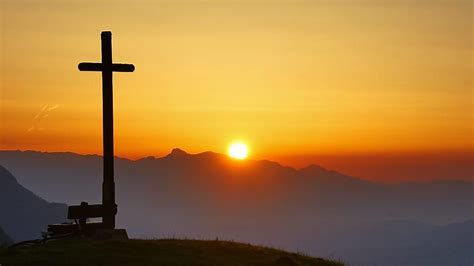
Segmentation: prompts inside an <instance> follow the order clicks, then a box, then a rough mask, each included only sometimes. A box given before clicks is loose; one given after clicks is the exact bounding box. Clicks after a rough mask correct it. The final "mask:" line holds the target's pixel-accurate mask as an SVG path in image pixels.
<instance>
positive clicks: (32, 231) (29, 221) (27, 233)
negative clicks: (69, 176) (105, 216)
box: [0, 165, 67, 241]
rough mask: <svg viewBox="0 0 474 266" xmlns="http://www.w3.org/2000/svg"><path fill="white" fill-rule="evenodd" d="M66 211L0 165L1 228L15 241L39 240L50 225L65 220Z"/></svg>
mask: <svg viewBox="0 0 474 266" xmlns="http://www.w3.org/2000/svg"><path fill="white" fill-rule="evenodd" d="M66 209H67V208H66V205H65V204H59V203H49V202H47V201H46V200H44V199H42V198H40V197H38V196H36V195H35V194H34V193H33V192H31V191H29V190H28V189H26V188H24V187H23V186H22V185H20V184H19V183H18V182H17V180H16V179H15V177H14V176H13V175H12V174H11V173H10V172H9V171H8V170H7V169H6V168H4V167H2V166H1V165H0V227H1V228H2V229H3V230H5V232H6V233H7V234H8V235H9V236H10V237H11V238H12V239H13V240H14V241H20V240H25V239H31V238H38V237H40V236H41V232H42V231H45V230H46V226H47V225H48V224H50V223H57V222H63V221H64V219H65V218H66Z"/></svg>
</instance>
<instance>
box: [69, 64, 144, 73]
mask: <svg viewBox="0 0 474 266" xmlns="http://www.w3.org/2000/svg"><path fill="white" fill-rule="evenodd" d="M78 68H79V70H80V71H107V70H110V67H109V65H105V67H104V64H102V63H80V64H79V66H78ZM134 70H135V66H134V65H132V64H112V71H113V72H133V71H134Z"/></svg>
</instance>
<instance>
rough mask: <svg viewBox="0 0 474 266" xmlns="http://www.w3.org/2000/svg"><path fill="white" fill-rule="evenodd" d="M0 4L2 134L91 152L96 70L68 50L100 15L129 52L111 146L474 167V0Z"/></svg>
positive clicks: (403, 175)
mask: <svg viewBox="0 0 474 266" xmlns="http://www.w3.org/2000/svg"><path fill="white" fill-rule="evenodd" d="M0 5H1V6H0V7H1V9H0V10H1V13H0V17H1V20H0V23H1V24H0V33H1V35H0V73H1V76H0V96H1V102H0V149H21V150H40V151H72V152H77V153H82V154H90V153H97V154H100V153H101V152H102V142H101V140H102V139H101V134H102V131H101V130H102V129H101V126H102V121H101V115H102V113H101V111H102V109H101V108H102V107H101V104H102V99H101V97H102V95H101V75H100V74H99V73H93V72H80V71H78V69H77V64H78V63H79V62H85V61H87V62H96V61H99V60H100V32H101V31H103V30H110V31H112V43H113V59H114V61H115V62H121V63H133V64H134V65H135V67H136V70H135V72H133V73H117V74H114V101H115V102H114V104H115V106H114V108H115V113H114V115H115V120H114V122H115V152H116V155H118V156H122V157H127V158H132V159H137V158H140V157H144V156H150V155H152V156H163V155H165V154H167V153H169V151H170V150H171V149H172V148H174V147H180V148H182V149H184V150H186V151H188V152H191V153H197V152H202V151H208V150H211V151H215V152H222V153H224V152H226V150H227V147H228V145H229V143H231V142H233V141H236V140H240V141H243V142H245V143H247V144H248V146H249V149H250V157H251V158H252V159H272V160H278V161H280V162H281V163H282V164H286V165H292V166H296V167H302V166H304V165H307V164H310V163H316V164H318V163H319V164H323V166H329V167H333V168H335V169H343V170H344V171H346V172H347V173H350V174H356V175H360V176H364V177H368V178H371V179H377V178H380V179H383V178H385V179H390V180H401V179H408V180H411V179H413V180H415V179H417V178H418V179H420V178H421V177H420V176H423V178H421V179H430V178H433V179H439V178H446V176H448V177H452V178H462V179H466V178H467V179H470V178H471V179H472V178H474V177H473V176H474V174H473V172H474V167H473V160H474V152H473V151H474V140H473V139H474V138H473V126H474V111H473V110H474V109H473V101H474V95H473V79H472V74H473V59H474V57H473V53H472V52H473V43H472V36H473V31H472V30H473V29H472V26H473V21H474V20H473V6H472V1H469V0H468V1H458V0H450V1H425V0H395V1H393V0H390V1H389V0H365V1H356V0H353V1H349V0H346V1H338V0H335V1H296V0H295V1H290V0H287V1H283V0H280V1H245V0H242V1H225V0H222V1H217V0H215V1H65V0H64V1H58V0H44V1H22V0H15V1H13V0H0ZM420 156H421V157H420ZM426 160H428V161H430V163H429V164H428V166H424V168H423V169H425V170H426V171H425V172H423V171H424V170H423V171H421V170H420V169H421V168H419V167H417V166H420V165H423V164H422V161H426ZM401 162H403V163H401ZM384 165H390V167H388V166H387V167H384ZM414 165H415V166H414ZM374 166H377V167H378V168H376V169H375V168H374ZM433 167H434V168H433ZM436 167H441V168H442V169H443V170H440V171H438V170H439V169H438V168H436ZM437 169H438V170H437ZM456 169H457V170H459V169H463V171H461V173H459V174H457V175H454V176H452V175H449V173H453V172H452V171H455V170H456ZM374 171H375V172H374ZM386 171H388V172H389V173H386V174H381V172H382V173H383V172H386ZM420 171H421V172H420ZM437 172H443V173H444V172H446V173H448V174H446V175H442V177H440V176H439V174H438V173H437Z"/></svg>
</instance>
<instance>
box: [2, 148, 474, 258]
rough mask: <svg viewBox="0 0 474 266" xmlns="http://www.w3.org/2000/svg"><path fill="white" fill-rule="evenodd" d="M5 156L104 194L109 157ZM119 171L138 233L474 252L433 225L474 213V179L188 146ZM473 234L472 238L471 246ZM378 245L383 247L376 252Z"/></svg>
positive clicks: (303, 246) (54, 183)
mask: <svg viewBox="0 0 474 266" xmlns="http://www.w3.org/2000/svg"><path fill="white" fill-rule="evenodd" d="M0 164H3V165H5V166H7V167H8V169H10V170H11V172H12V173H13V174H14V175H15V176H16V177H17V178H18V180H19V182H20V183H21V184H22V185H23V186H25V187H26V188H28V189H29V190H31V191H34V192H35V193H36V194H38V195H40V196H42V197H43V198H46V199H48V200H52V201H57V202H65V203H68V204H78V203H80V201H83V200H86V201H88V202H90V203H98V202H100V201H101V198H100V195H101V182H102V160H101V158H100V157H99V156H82V155H77V154H71V153H35V152H2V151H0ZM115 173H116V186H117V187H116V195H117V202H118V204H119V210H118V216H117V217H118V226H122V227H126V228H127V231H128V232H129V234H130V235H131V236H132V237H163V236H165V237H166V236H177V237H187V238H200V239H202V238H205V239H214V238H215V237H218V238H219V239H232V240H235V241H240V242H250V243H254V244H263V245H267V246H268V245H270V246H278V247H282V248H285V249H287V250H300V251H304V252H306V253H308V254H314V255H317V256H323V257H334V256H336V257H337V258H341V259H344V258H351V259H352V260H351V262H354V264H357V262H360V263H359V264H362V265H366V264H368V265H373V264H377V265H397V264H393V263H392V264H390V263H391V261H392V262H393V261H394V260H393V248H394V247H397V253H396V256H397V258H399V259H398V262H400V261H402V262H404V263H401V264H400V263H399V264H398V265H410V264H407V263H406V262H407V260H405V259H407V258H410V259H409V260H408V261H416V262H417V264H413V263H412V264H411V265H416V266H419V265H430V266H435V265H436V266H444V265H446V263H445V264H441V263H438V264H436V263H433V260H432V259H430V258H431V257H429V256H424V255H423V254H425V253H429V254H436V256H437V258H444V259H443V260H441V259H439V261H444V262H446V261H448V260H449V259H452V258H453V257H452V255H453V254H454V255H455V256H457V257H458V258H459V259H457V260H456V261H457V262H460V261H461V260H462V261H469V260H470V259H471V258H472V256H470V255H469V253H466V250H465V249H457V250H454V251H453V250H438V249H436V246H431V245H428V244H429V243H438V242H439V241H443V240H442V239H443V238H437V237H436V238H431V240H430V238H425V236H426V235H424V234H423V232H426V231H427V230H428V231H429V230H435V229H437V228H438V227H437V226H439V225H446V226H448V224H452V223H457V222H462V221H466V220H470V219H473V218H474V214H473V213H472V210H473V207H474V206H473V204H474V203H473V201H472V193H473V191H474V183H472V182H471V183H469V182H465V181H462V182H458V181H449V182H439V181H436V182H427V183H401V184H381V183H375V182H370V181H365V180H362V179H359V178H355V177H352V176H349V175H344V174H341V173H339V172H337V171H332V170H327V169H325V168H323V167H320V166H315V165H311V166H308V167H305V168H303V169H299V170H298V169H294V168H291V167H284V166H282V165H280V164H278V163H276V162H271V161H266V160H260V161H256V160H244V161H236V160H233V159H230V158H229V157H228V156H226V155H223V154H218V153H213V152H204V153H198V154H189V153H187V152H184V151H182V150H174V151H171V152H170V154H168V155H166V156H164V157H161V158H155V157H146V158H142V159H139V160H136V161H132V160H128V159H120V158H118V159H117V160H116V164H115ZM382 174H383V173H381V175H382ZM137 217H143V218H140V219H137ZM468 225H469V223H468ZM374 228H378V229H377V230H374ZM452 228H454V229H455V230H453V231H451V230H447V231H446V232H447V233H446V236H447V238H446V239H445V240H447V239H449V236H450V235H468V236H469V234H470V231H469V230H470V229H469V227H468V226H467V227H466V226H457V227H456V226H455V227H452ZM440 229H441V228H440ZM442 231H443V232H444V230H442ZM403 232H406V233H403ZM436 232H438V231H436ZM439 232H441V231H439ZM7 233H8V231H7ZM402 233H403V234H402ZM428 236H430V234H428ZM412 237H413V238H414V239H415V240H417V241H420V242H419V243H424V244H421V245H420V246H416V248H417V249H419V250H420V251H421V250H422V249H421V247H423V246H426V245H428V248H426V249H423V250H424V251H423V252H424V253H416V252H415V251H413V249H412V246H410V245H411V243H413V241H414V239H412ZM381 240H382V241H381ZM430 241H433V242H430ZM472 242H473V241H471V242H469V241H467V242H465V243H467V244H466V245H467V246H468V247H470V246H469V245H470V244H471V243H472ZM353 243H358V244H357V245H356V246H354V245H353ZM452 245H455V244H454V243H453V244H452ZM466 245H465V246H466ZM375 247H376V248H377V249H378V250H379V251H380V252H379V251H377V252H378V253H377V254H380V256H377V258H376V260H374V258H375V257H376V256H375V255H374V254H376V251H375V250H374V248H375ZM391 250H392V253H390V251H391ZM382 251H384V252H382ZM414 253H415V254H414ZM390 258H392V260H391V259H390ZM376 262H381V263H376ZM382 262H384V263H382ZM422 262H423V263H422ZM424 262H426V263H424ZM459 265H462V264H459Z"/></svg>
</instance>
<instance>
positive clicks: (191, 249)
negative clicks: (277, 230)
mask: <svg viewBox="0 0 474 266" xmlns="http://www.w3.org/2000/svg"><path fill="white" fill-rule="evenodd" d="M0 264H2V265H71V266H78V265H87V266H93V265H169V266H172V265H189V266H192V265H227V266H233V265H308V266H309V265H315V266H330V265H331V266H336V265H342V264H341V263H337V262H332V261H328V260H324V259H320V258H312V257H308V256H305V255H301V254H297V253H289V252H286V251H282V250H278V249H273V248H265V247H260V246H253V245H250V244H241V243H236V242H229V241H204V240H172V239H166V240H165V239H163V240H121V241H118V240H91V239H67V240H57V241H52V242H49V243H47V244H44V245H37V246H30V247H22V248H14V249H3V250H1V251H0Z"/></svg>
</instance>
